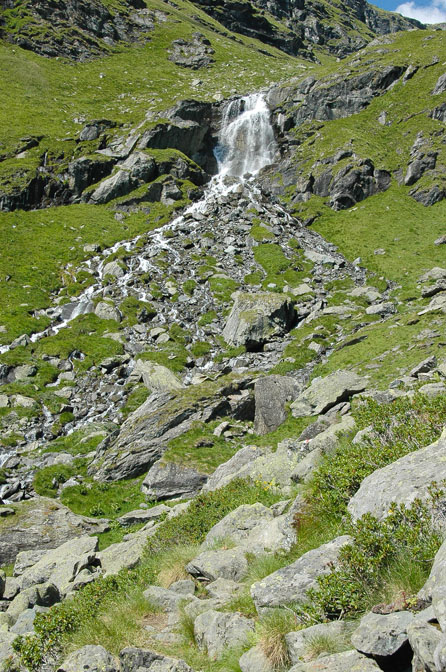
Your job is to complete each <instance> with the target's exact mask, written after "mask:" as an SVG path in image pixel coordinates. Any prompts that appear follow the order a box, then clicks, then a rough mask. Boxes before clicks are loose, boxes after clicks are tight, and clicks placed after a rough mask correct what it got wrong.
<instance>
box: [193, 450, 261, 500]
mask: <svg viewBox="0 0 446 672" xmlns="http://www.w3.org/2000/svg"><path fill="white" fill-rule="evenodd" d="M270 455H271V450H270V449H269V448H264V447H257V446H245V447H244V448H241V449H240V450H239V451H238V452H237V453H236V454H235V455H233V456H232V457H231V458H230V459H229V460H228V461H227V462H224V463H223V464H220V465H219V466H218V467H217V469H216V470H215V471H214V473H213V474H212V475H211V476H210V477H209V479H208V480H207V482H206V483H205V485H204V486H203V491H204V492H212V491H213V490H218V489H219V488H223V487H224V486H225V485H227V484H228V483H230V482H231V481H233V480H234V479H235V478H246V477H247V476H249V475H250V474H251V467H252V463H253V462H254V461H255V460H256V459H257V458H259V457H263V456H266V459H269V456H270Z"/></svg>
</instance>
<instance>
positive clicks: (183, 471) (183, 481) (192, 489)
mask: <svg viewBox="0 0 446 672" xmlns="http://www.w3.org/2000/svg"><path fill="white" fill-rule="evenodd" d="M207 478H208V477H207V474H202V473H200V472H198V471H196V470H195V469H192V468H190V467H186V466H183V465H182V464H176V463H175V462H164V461H162V460H159V461H158V462H155V464H154V465H153V467H151V468H150V469H149V472H148V474H147V476H146V477H145V479H144V481H143V482H142V485H141V491H142V492H143V493H144V494H145V495H147V496H148V497H150V498H151V499H155V500H160V499H172V498H174V497H193V496H194V495H196V494H197V493H198V492H199V491H200V489H201V488H202V486H203V485H204V484H205V483H206V481H207Z"/></svg>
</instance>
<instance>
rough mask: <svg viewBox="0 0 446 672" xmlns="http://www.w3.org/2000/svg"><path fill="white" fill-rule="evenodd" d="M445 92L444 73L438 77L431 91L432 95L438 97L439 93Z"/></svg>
mask: <svg viewBox="0 0 446 672" xmlns="http://www.w3.org/2000/svg"><path fill="white" fill-rule="evenodd" d="M445 91H446V72H445V73H443V74H442V75H440V77H439V78H438V79H437V83H436V84H435V87H434V90H433V91H432V95H434V96H438V95H439V94H440V93H444V92H445Z"/></svg>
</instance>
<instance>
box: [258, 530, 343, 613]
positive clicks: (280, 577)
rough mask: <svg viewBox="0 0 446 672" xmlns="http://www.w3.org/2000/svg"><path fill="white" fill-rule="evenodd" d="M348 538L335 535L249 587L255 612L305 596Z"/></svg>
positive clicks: (328, 568) (297, 600)
mask: <svg viewBox="0 0 446 672" xmlns="http://www.w3.org/2000/svg"><path fill="white" fill-rule="evenodd" d="M350 542H351V537H349V536H347V535H344V536H342V537H337V538H336V539H334V540H333V541H331V542H329V543H328V544H324V545H323V546H320V547H319V548H316V549H314V550H312V551H308V553H304V555H302V557H300V558H299V559H298V560H296V561H295V562H293V563H292V564H291V565H288V566H287V567H283V568H282V569H279V570H277V571H276V572H273V573H272V574H270V575H269V576H266V577H265V578H264V579H262V580H261V581H258V582H256V583H254V584H253V585H252V586H251V596H252V599H253V600H254V603H255V605H256V609H257V611H258V612H259V613H262V612H263V611H265V610H268V609H272V608H275V607H280V606H285V605H287V604H291V603H292V602H300V601H303V600H304V599H305V596H306V594H307V591H308V590H309V589H310V588H315V587H316V586H317V577H318V576H321V575H322V574H327V573H329V572H330V571H331V569H332V568H333V567H335V566H336V564H337V561H338V556H339V551H340V550H341V548H342V547H343V546H345V545H346V544H348V543H350Z"/></svg>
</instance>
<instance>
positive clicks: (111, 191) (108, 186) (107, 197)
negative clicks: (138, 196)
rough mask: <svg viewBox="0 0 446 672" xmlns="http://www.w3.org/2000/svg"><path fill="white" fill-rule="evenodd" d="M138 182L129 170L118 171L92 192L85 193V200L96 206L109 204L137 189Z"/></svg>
mask: <svg viewBox="0 0 446 672" xmlns="http://www.w3.org/2000/svg"><path fill="white" fill-rule="evenodd" d="M136 186H137V181H136V180H135V179H134V178H133V177H132V175H131V174H130V172H129V171H127V170H118V171H117V172H116V173H115V174H114V175H112V176H111V177H108V178H107V179H105V180H103V182H101V184H100V185H99V186H98V187H96V189H94V190H93V191H92V192H90V193H85V194H84V196H83V200H88V201H89V202H90V203H93V204H95V205H101V204H103V203H108V202H109V201H111V200H113V199H114V198H118V197H119V196H125V195H126V194H128V193H129V192H130V191H132V190H133V189H135V187H136Z"/></svg>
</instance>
